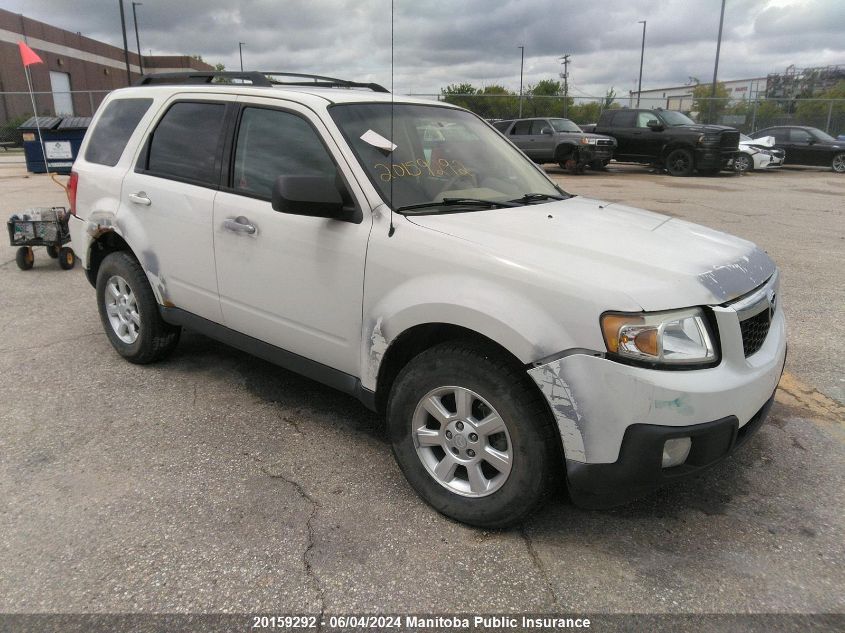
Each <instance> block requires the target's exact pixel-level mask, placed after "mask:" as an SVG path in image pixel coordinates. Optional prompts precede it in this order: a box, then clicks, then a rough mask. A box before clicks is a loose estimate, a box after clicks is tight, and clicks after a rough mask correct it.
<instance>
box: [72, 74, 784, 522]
mask: <svg viewBox="0 0 845 633" xmlns="http://www.w3.org/2000/svg"><path fill="white" fill-rule="evenodd" d="M221 82H222V83H221ZM71 198H72V206H73V213H74V216H73V217H72V218H71V233H72V237H73V249H74V251H75V252H76V253H77V255H78V256H79V259H80V261H81V262H82V265H83V266H84V268H85V269H86V271H87V276H88V279H89V281H90V282H91V284H92V285H93V286H95V287H96V291H97V292H96V294H97V305H98V309H99V312H100V316H101V318H102V322H103V326H104V328H105V331H106V334H107V335H108V338H109V340H110V341H111V343H112V345H113V346H114V347H115V349H116V350H117V351H118V353H119V354H121V355H122V356H124V357H125V358H126V359H127V360H129V361H131V362H135V363H149V362H152V361H155V360H157V359H159V358H161V357H163V356H165V355H166V354H168V353H169V352H171V351H172V350H173V348H174V346H175V345H176V343H177V341H178V338H179V332H180V328H182V327H186V328H189V329H192V330H195V331H198V332H201V333H203V334H206V335H208V336H210V337H212V338H215V339H218V340H221V341H223V342H225V343H227V344H229V345H232V346H234V347H237V348H240V349H242V350H246V351H248V352H250V353H252V354H255V355H256V356H260V357H262V358H265V359H267V360H270V361H272V362H274V363H277V364H279V365H281V366H283V367H286V368H289V369H291V370H293V371H296V372H299V373H301V374H304V375H305V376H308V377H310V378H312V379H314V380H318V381H320V382H323V383H325V384H327V385H330V386H332V387H335V388H337V389H340V390H342V391H345V392H348V393H351V394H354V395H355V396H357V397H358V398H359V399H360V400H361V401H362V402H363V403H364V404H365V405H366V406H367V407H370V408H371V409H373V410H376V411H379V412H381V413H383V414H384V415H385V417H386V419H387V426H388V430H389V435H390V440H391V442H392V445H393V450H394V453H395V455H396V459H397V461H398V462H399V465H400V467H401V468H402V470H403V472H404V473H405V476H406V477H407V479H408V481H409V482H410V483H411V485H412V486H413V487H414V488H415V489H416V490H417V492H418V493H419V494H420V495H421V496H422V497H423V498H424V499H425V500H426V501H427V502H428V503H430V504H431V505H432V506H433V507H434V508H436V509H437V510H439V511H440V512H442V513H444V514H446V515H448V516H450V517H453V518H455V519H458V520H460V521H464V522H467V523H471V524H474V525H479V526H487V527H493V526H503V525H507V524H510V523H513V522H516V521H519V520H520V519H521V518H523V517H524V516H526V515H527V514H528V513H529V512H530V511H531V510H532V509H534V508H536V507H537V506H538V504H539V503H540V502H541V501H542V499H543V496H544V494H545V493H546V492H547V491H548V490H549V489H550V488H551V487H552V486H551V484H552V483H553V482H554V481H555V480H562V479H563V478H564V477H565V479H566V482H567V485H568V487H569V490H570V493H571V496H572V498H573V500H574V501H575V502H576V503H577V504H579V505H584V506H587V507H602V506H608V505H612V504H618V503H622V502H625V501H628V500H630V499H632V498H634V497H635V496H637V495H640V494H642V493H643V492H646V491H648V490H650V489H653V488H654V487H656V486H659V485H661V484H663V483H666V482H668V481H670V480H673V479H675V478H678V477H681V476H684V475H688V474H691V473H695V472H698V471H700V470H701V469H703V468H705V467H707V466H710V465H712V464H714V463H716V462H717V461H719V460H720V459H722V458H724V457H725V456H726V455H728V454H729V453H731V452H732V451H733V449H734V448H735V447H736V446H738V445H739V444H741V443H742V442H743V441H744V440H745V439H747V438H748V437H749V436H750V434H751V433H752V432H753V431H754V430H756V429H757V428H759V426H760V424H761V423H762V420H763V418H764V417H765V414H766V412H767V410H768V407H769V406H770V404H771V402H772V398H773V394H774V391H775V387H776V386H777V383H778V380H779V377H780V375H781V372H782V369H783V364H784V358H785V354H786V335H785V326H784V316H783V311H782V309H781V306H780V302H778V301H777V299H776V297H777V291H778V273H777V269H776V267H775V265H774V264H773V263H772V261H771V260H770V259H769V257H768V256H767V255H766V254H765V253H764V252H762V251H761V250H759V249H758V248H756V247H755V246H754V244H752V243H750V242H747V241H745V240H741V239H738V238H735V237H732V236H730V235H726V234H724V233H720V232H717V231H713V230H710V229H707V228H704V227H701V226H696V225H693V224H689V223H687V222H683V221H681V220H677V219H674V218H670V217H666V216H662V215H658V214H655V213H650V212H647V211H642V210H639V209H634V208H630V207H626V206H622V205H619V204H610V203H606V202H601V201H597V200H590V199H585V198H581V197H578V196H573V195H570V194H567V193H566V192H564V191H563V190H561V189H560V188H558V187H557V186H556V185H555V184H554V183H553V182H552V181H551V180H549V178H547V176H546V175H545V173H544V172H543V171H542V170H541V169H539V168H538V167H537V166H535V165H534V164H533V163H532V161H531V160H529V159H528V158H526V157H525V155H524V154H522V153H521V152H520V151H519V150H518V149H516V148H515V147H514V146H513V145H511V144H510V143H509V142H508V141H507V140H506V139H505V138H503V137H502V136H501V135H500V134H499V133H498V132H497V131H496V130H495V129H494V128H492V127H491V126H490V125H488V124H487V123H486V122H485V121H483V120H482V119H480V118H479V117H477V116H476V115H474V114H472V113H470V112H467V111H466V110H463V109H460V108H457V107H452V106H450V105H447V104H444V103H432V102H428V101H422V100H415V99H409V98H405V97H395V98H394V97H393V96H391V95H390V94H386V93H385V91H384V90H383V89H382V88H380V87H379V86H375V85H372V84H367V85H363V84H355V83H351V82H345V81H341V80H334V79H330V78H325V77H316V76H293V75H284V74H273V75H272V76H268V75H266V74H259V73H235V74H221V73H194V74H189V75H178V76H177V75H173V76H158V77H155V76H153V77H148V78H147V79H146V83H145V85H141V86H137V87H133V88H127V89H124V90H117V91H115V92H113V93H111V94H110V95H109V97H108V98H107V99H106V101H105V102H104V103H103V105H102V106H101V107H100V109H99V111H98V112H97V115H96V117H95V118H94V121H93V127H92V129H91V130H90V131H89V133H88V135H87V136H86V138H85V141H84V142H83V144H82V147H81V150H80V153H79V158H78V159H77V160H76V163H75V165H74V173H73V175H72V178H71ZM562 465H563V466H565V471H564V468H562V467H561V466H562Z"/></svg>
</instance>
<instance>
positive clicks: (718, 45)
mask: <svg viewBox="0 0 845 633" xmlns="http://www.w3.org/2000/svg"><path fill="white" fill-rule="evenodd" d="M724 23H725V0H722V14H721V15H720V16H719V37H718V38H717V39H716V64H715V65H714V66H713V89H712V91H711V93H710V117H709V118H710V123H713V106H714V102H715V101H716V77H717V75H718V74H719V52H720V51H721V49H722V25H723V24H724Z"/></svg>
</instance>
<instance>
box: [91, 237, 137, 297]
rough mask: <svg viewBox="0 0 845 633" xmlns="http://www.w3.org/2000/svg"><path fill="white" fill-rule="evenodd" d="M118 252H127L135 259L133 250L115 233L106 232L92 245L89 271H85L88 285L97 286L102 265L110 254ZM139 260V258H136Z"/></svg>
mask: <svg viewBox="0 0 845 633" xmlns="http://www.w3.org/2000/svg"><path fill="white" fill-rule="evenodd" d="M117 251H127V252H129V253H130V254H131V255H132V256H133V257H135V254H134V253H132V249H131V248H129V244H127V243H126V240H124V239H123V238H122V237H120V235H118V234H117V233H115V232H114V231H106V232H104V233H103V234H102V235H100V237H98V238H97V240H96V241H95V242H93V243H92V244H91V250H90V254H89V256H88V270H86V271H85V276H86V277H87V278H88V283H90V284H91V285H92V286H94V287H96V286H97V272H98V271H99V270H100V264H102V263H103V260H104V259H105V258H106V255H108V254H109V253H115V252H117ZM136 259H137V258H136Z"/></svg>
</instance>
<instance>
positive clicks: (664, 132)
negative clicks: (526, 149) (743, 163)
mask: <svg viewBox="0 0 845 633" xmlns="http://www.w3.org/2000/svg"><path fill="white" fill-rule="evenodd" d="M593 131H594V132H595V133H596V134H606V135H608V136H612V137H613V138H615V139H616V142H617V144H618V145H617V148H616V151H615V152H614V158H615V159H616V160H618V161H622V162H629V163H646V164H652V165H658V166H661V167H664V168H665V169H666V171H667V172H668V173H669V174H670V175H672V176H690V175H692V173H693V172H694V171H695V170H698V172H699V173H703V174H715V173H717V172H718V171H720V170H722V169H727V168H732V167H733V161H734V159H735V158H736V157H737V155H738V154H739V131H738V130H735V129H734V128H730V127H725V126H723V125H700V124H698V123H696V122H695V121H693V120H692V119H690V118H689V117H688V116H686V115H685V114H683V113H681V112H676V111H674V110H663V109H661V108H657V109H654V110H640V109H633V108H621V109H617V110H605V111H604V112H602V113H601V116H600V117H599V122H598V123H597V124H596V127H595V129H594V130H593Z"/></svg>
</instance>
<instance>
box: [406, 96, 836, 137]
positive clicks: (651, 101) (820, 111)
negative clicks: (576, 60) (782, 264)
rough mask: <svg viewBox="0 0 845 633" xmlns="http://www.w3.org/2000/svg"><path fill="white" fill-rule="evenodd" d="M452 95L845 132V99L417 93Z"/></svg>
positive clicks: (478, 101)
mask: <svg viewBox="0 0 845 633" xmlns="http://www.w3.org/2000/svg"><path fill="white" fill-rule="evenodd" d="M413 96H414V97H417V98H423V99H432V100H435V101H446V102H448V103H454V104H455V105H459V106H461V107H464V108H467V109H469V110H472V111H473V112H476V113H477V114H479V115H480V116H482V117H484V118H485V119H490V120H496V119H514V118H520V117H525V118H530V117H563V118H567V119H571V120H572V121H574V122H575V123H577V124H579V125H587V124H590V123H597V122H598V120H599V117H600V116H601V113H602V112H603V111H604V110H606V109H608V108H626V107H631V108H636V107H640V108H651V109H653V108H663V109H664V110H679V111H681V112H684V113H685V114H687V115H688V116H689V117H690V118H692V119H693V120H694V121H696V122H697V123H717V124H720V125H727V126H730V127H735V128H737V129H738V130H740V131H741V132H743V133H746V134H748V133H751V132H754V131H756V130H761V129H763V128H767V127H771V126H774V125H807V126H810V127H815V128H818V129H820V130H823V131H825V132H827V133H828V134H830V135H832V136H834V137H835V136H837V135H840V134H845V99H762V98H761V99H753V100H752V99H750V100H743V101H730V100H728V99H720V98H716V99H694V98H693V97H691V96H680V97H663V98H659V99H657V98H647V97H642V98H641V99H640V101H639V106H638V105H637V101H636V97H635V98H634V99H631V100H629V99H627V98H626V99H619V98H617V99H607V98H605V97H567V98H564V97H562V96H551V97H550V96H534V95H524V96H523V97H522V98H521V99H520V97H519V96H518V95H486V94H450V95H443V94H414V95H413Z"/></svg>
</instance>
